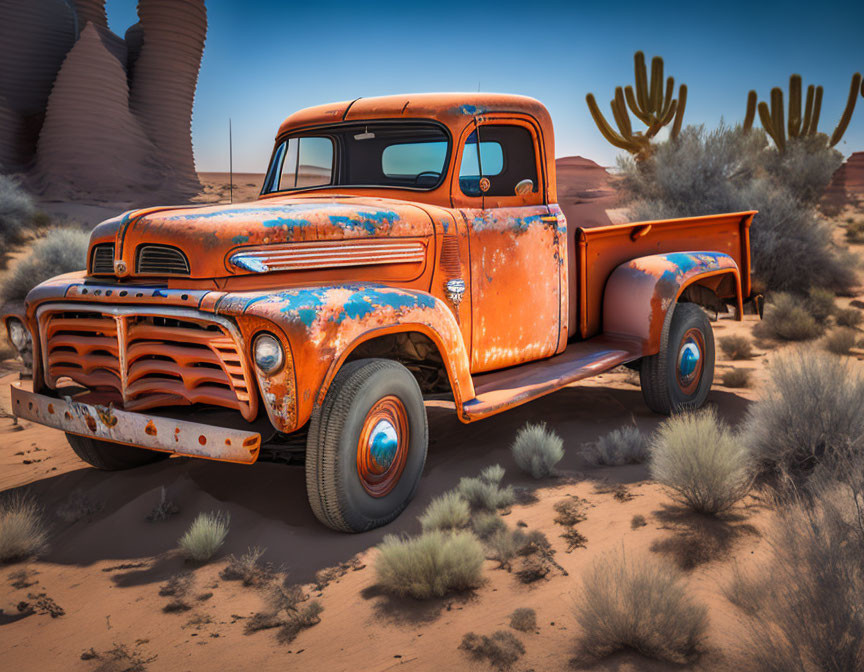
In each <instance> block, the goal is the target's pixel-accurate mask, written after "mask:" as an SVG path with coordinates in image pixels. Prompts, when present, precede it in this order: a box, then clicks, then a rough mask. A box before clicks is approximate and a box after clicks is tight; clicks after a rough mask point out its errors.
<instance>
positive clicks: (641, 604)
mask: <svg viewBox="0 0 864 672" xmlns="http://www.w3.org/2000/svg"><path fill="white" fill-rule="evenodd" d="M576 620H577V621H578V622H579V625H580V626H581V628H582V632H581V634H580V635H579V639H578V644H579V648H580V652H581V654H582V657H584V658H587V659H595V660H596V659H600V658H604V657H606V656H609V655H612V654H613V653H616V652H617V651H622V650H625V649H632V650H635V651H637V652H639V653H640V654H642V655H643V656H646V657H648V658H655V659H658V660H663V661H668V662H671V663H681V664H686V663H692V662H693V661H695V660H696V659H697V658H698V657H699V656H700V655H701V653H702V652H703V650H704V642H705V633H706V630H707V628H708V614H707V609H705V607H703V606H702V605H698V604H696V603H694V602H693V601H692V600H691V599H690V597H689V596H688V594H687V590H686V588H685V586H684V584H683V582H682V579H681V577H680V575H679V574H678V573H677V572H676V571H675V570H673V569H672V568H670V567H667V566H665V565H660V564H658V563H656V562H655V561H653V560H651V559H647V558H645V559H640V561H639V562H630V561H628V559H627V558H626V556H625V555H624V554H623V553H621V554H617V555H612V556H607V557H604V558H600V559H597V560H595V561H594V563H593V564H592V566H591V567H590V569H589V570H588V571H587V572H585V574H584V575H583V577H582V590H581V599H580V600H579V603H578V607H577V609H576Z"/></svg>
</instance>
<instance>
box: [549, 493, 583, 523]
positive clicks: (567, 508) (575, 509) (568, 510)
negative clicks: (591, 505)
mask: <svg viewBox="0 0 864 672" xmlns="http://www.w3.org/2000/svg"><path fill="white" fill-rule="evenodd" d="M586 505H587V502H586V501H585V500H584V499H582V498H580V497H567V498H566V499H562V500H561V501H560V502H556V503H555V513H557V514H558V515H557V516H555V522H556V523H558V525H563V526H564V527H573V526H574V525H578V524H579V523H581V522H583V521H584V520H585V519H586V518H587V517H588V516H587V515H586V513H585V507H586Z"/></svg>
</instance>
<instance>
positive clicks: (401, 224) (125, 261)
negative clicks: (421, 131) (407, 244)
mask: <svg viewBox="0 0 864 672" xmlns="http://www.w3.org/2000/svg"><path fill="white" fill-rule="evenodd" d="M432 235H433V224H432V220H431V218H430V217H429V215H428V214H427V213H426V211H425V210H423V209H422V208H420V207H418V206H416V205H414V204H412V203H408V202H405V201H399V200H392V199H383V198H362V197H352V196H346V197H338V196H337V197H333V196H332V195H331V196H329V197H317V198H309V197H306V198H296V197H295V198H290V197H285V198H272V199H264V200H260V201H254V202H251V203H238V204H231V205H208V206H203V207H196V206H191V207H182V206H181V207H166V208H149V209H144V210H133V211H130V212H127V213H124V214H123V215H121V216H119V217H115V218H114V219H110V220H107V221H105V222H103V223H102V224H100V225H99V226H97V227H96V228H95V229H94V230H93V234H92V235H91V239H90V245H91V253H90V255H89V257H88V259H90V261H91V264H92V262H93V259H94V255H93V249H92V248H93V247H94V246H96V245H106V244H113V245H114V266H115V269H117V268H118V264H117V262H118V261H119V262H122V264H121V265H120V266H119V269H120V272H119V273H117V274H118V275H125V276H144V277H146V276H155V275H159V273H153V272H147V271H146V270H145V269H146V268H147V267H146V266H145V265H142V260H143V259H144V257H142V256H140V255H141V254H142V250H148V252H152V254H154V255H155V256H154V257H151V260H152V259H157V260H158V259H161V258H162V257H161V256H160V255H162V254H170V253H168V252H165V251H164V248H158V249H157V250H156V251H154V248H153V247H152V246H166V247H168V248H173V249H174V250H176V251H179V252H181V253H182V254H183V255H184V256H185V258H186V260H187V263H188V268H189V271H188V273H177V272H175V273H173V275H175V276H176V275H183V276H184V277H192V278H216V277H224V276H229V275H242V274H244V273H251V272H256V269H254V268H250V267H244V266H243V265H241V266H236V265H235V264H233V263H231V262H229V259H230V258H231V257H232V256H234V255H236V254H239V253H244V254H245V253H252V254H259V255H260V254H265V253H267V252H269V251H272V252H274V253H277V254H285V251H286V250H289V251H290V250H293V249H294V247H293V245H292V244H294V243H297V244H303V243H306V244H307V245H306V247H308V244H309V243H323V244H324V245H325V248H328V249H329V248H330V247H333V248H334V249H335V248H338V247H339V244H340V242H345V243H346V244H347V243H350V244H351V245H350V247H353V246H354V245H357V246H358V247H362V246H363V244H364V243H363V241H366V242H367V243H374V242H375V239H388V238H398V239H402V240H404V239H409V240H410V239H415V240H416V241H418V243H419V242H421V241H425V240H427V239H428V238H430V237H431V236H432ZM299 247H302V245H298V249H299ZM343 247H344V246H343ZM257 272H261V269H260V268H259V269H257ZM169 275H170V274H169Z"/></svg>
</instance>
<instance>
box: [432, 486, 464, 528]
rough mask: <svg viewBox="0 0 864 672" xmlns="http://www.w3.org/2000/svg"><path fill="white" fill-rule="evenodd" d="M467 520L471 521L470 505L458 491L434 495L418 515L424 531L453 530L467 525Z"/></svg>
mask: <svg viewBox="0 0 864 672" xmlns="http://www.w3.org/2000/svg"><path fill="white" fill-rule="evenodd" d="M469 522H471V507H470V506H468V502H467V501H466V500H465V499H464V498H463V497H462V495H460V494H459V493H458V492H445V493H444V494H443V495H441V496H439V497H436V498H435V499H433V500H432V501H431V502H430V503H429V506H427V507H426V510H425V511H424V512H423V515H421V516H420V525H421V526H422V527H423V531H424V532H429V531H431V530H455V529H459V528H461V527H467V526H468V523H469Z"/></svg>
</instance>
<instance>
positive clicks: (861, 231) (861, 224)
mask: <svg viewBox="0 0 864 672" xmlns="http://www.w3.org/2000/svg"><path fill="white" fill-rule="evenodd" d="M846 240H848V241H849V242H850V243H852V244H853V245H861V244H864V219H859V220H857V221H855V220H851V221H850V222H849V224H848V225H847V226H846Z"/></svg>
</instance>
